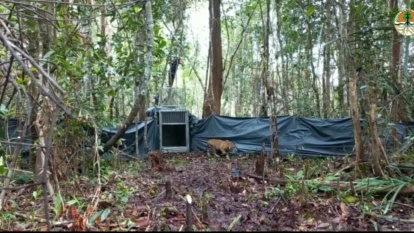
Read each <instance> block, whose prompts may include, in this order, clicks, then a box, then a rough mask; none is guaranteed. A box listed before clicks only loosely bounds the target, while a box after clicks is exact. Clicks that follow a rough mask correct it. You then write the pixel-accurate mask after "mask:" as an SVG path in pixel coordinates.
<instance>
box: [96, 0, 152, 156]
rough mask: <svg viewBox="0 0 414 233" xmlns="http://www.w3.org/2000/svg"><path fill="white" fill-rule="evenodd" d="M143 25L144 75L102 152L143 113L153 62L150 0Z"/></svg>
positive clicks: (146, 3)
mask: <svg viewBox="0 0 414 233" xmlns="http://www.w3.org/2000/svg"><path fill="white" fill-rule="evenodd" d="M145 23H146V29H147V30H146V31H147V34H146V35H147V40H146V42H147V43H146V50H147V51H146V54H145V55H146V57H145V71H144V75H143V76H142V78H141V82H140V87H139V90H140V91H139V92H138V93H136V97H135V98H134V106H133V108H132V109H131V111H130V113H129V114H128V116H127V118H126V119H125V121H124V122H123V123H122V124H121V125H120V126H119V127H118V131H117V132H116V134H115V135H114V136H112V138H111V139H110V140H109V141H108V142H106V143H105V145H104V148H103V149H104V151H108V150H109V149H110V148H111V147H112V146H113V145H114V144H115V143H116V142H117V141H118V140H119V139H120V138H121V137H122V135H124V133H125V131H126V130H127V128H128V126H129V125H130V124H131V123H132V121H133V120H134V118H135V116H136V115H137V114H138V112H139V111H140V110H141V111H144V112H145V102H146V101H145V99H146V97H147V93H148V87H149V82H150V78H151V71H152V60H153V55H152V53H153V46H154V20H153V17H152V7H151V0H147V1H146V2H145Z"/></svg>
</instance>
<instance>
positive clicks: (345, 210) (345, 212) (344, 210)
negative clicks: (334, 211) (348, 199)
mask: <svg viewBox="0 0 414 233" xmlns="http://www.w3.org/2000/svg"><path fill="white" fill-rule="evenodd" d="M340 207H341V211H342V215H341V217H342V218H343V219H347V218H348V216H349V211H348V207H347V206H346V204H345V203H343V202H341V204H340Z"/></svg>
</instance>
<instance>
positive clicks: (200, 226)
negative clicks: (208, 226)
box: [195, 221, 204, 230]
mask: <svg viewBox="0 0 414 233" xmlns="http://www.w3.org/2000/svg"><path fill="white" fill-rule="evenodd" d="M195 226H196V227H197V229H198V230H203V229H204V225H203V223H201V222H199V221H197V222H196V223H195Z"/></svg>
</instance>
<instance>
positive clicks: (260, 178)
mask: <svg viewBox="0 0 414 233" xmlns="http://www.w3.org/2000/svg"><path fill="white" fill-rule="evenodd" d="M245 175H246V176H248V177H251V178H254V179H257V180H263V179H264V180H265V181H268V182H269V183H270V184H280V185H285V184H286V183H287V181H286V180H282V179H276V178H266V177H263V176H258V175H254V174H245ZM294 182H295V181H294ZM296 182H298V181H296Z"/></svg>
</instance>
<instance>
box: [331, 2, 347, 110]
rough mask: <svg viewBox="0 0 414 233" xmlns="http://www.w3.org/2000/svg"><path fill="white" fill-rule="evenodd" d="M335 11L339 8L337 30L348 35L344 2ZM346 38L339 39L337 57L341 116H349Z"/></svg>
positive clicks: (336, 19)
mask: <svg viewBox="0 0 414 233" xmlns="http://www.w3.org/2000/svg"><path fill="white" fill-rule="evenodd" d="M333 9H334V10H335V11H336V10H338V11H339V14H335V13H334V15H337V16H338V17H335V22H336V29H337V32H338V33H339V35H346V27H344V26H343V22H346V14H345V12H344V11H345V10H344V9H343V5H342V4H338V8H336V7H334V8H333ZM344 47H345V40H344V39H343V38H341V39H340V40H338V58H337V61H338V62H337V66H338V88H337V92H338V110H339V113H340V116H342V117H345V116H348V115H349V114H348V112H347V109H348V105H347V103H348V101H347V96H348V95H347V93H346V92H347V90H346V88H344V87H345V85H347V83H348V82H347V80H346V77H347V75H346V72H345V50H344Z"/></svg>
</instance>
